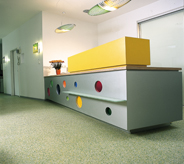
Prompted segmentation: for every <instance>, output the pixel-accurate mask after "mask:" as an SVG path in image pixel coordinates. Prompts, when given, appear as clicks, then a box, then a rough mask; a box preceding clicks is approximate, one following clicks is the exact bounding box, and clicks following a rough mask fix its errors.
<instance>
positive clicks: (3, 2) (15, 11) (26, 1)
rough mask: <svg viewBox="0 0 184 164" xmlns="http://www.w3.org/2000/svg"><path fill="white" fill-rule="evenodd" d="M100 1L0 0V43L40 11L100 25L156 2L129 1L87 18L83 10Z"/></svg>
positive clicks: (149, 0)
mask: <svg viewBox="0 0 184 164" xmlns="http://www.w3.org/2000/svg"><path fill="white" fill-rule="evenodd" d="M101 1H102V0H91V1H90V0H0V43H1V39H2V38H3V37H4V36H6V35H7V34H9V33H10V32H12V31H13V30H15V29H16V28H18V27H19V26H20V25H22V24H23V23H24V22H26V21H27V20H29V19H30V18H32V17H33V16H34V15H36V14H37V13H39V12H40V11H48V12H52V13H56V14H60V15H62V12H66V14H65V16H67V17H72V18H76V19H80V20H83V21H88V22H92V23H100V22H103V21H106V20H108V19H111V18H113V17H116V16H118V15H121V14H124V13H126V12H130V11H132V10H135V9H137V8H140V7H143V6H145V5H148V4H150V3H153V2H155V1H157V0H131V1H130V2H129V3H128V4H126V5H125V6H123V7H122V8H120V9H118V10H116V11H114V12H110V13H107V14H104V15H101V16H89V15H88V14H85V13H83V10H85V9H90V8H91V7H93V6H94V5H96V4H97V3H99V2H101Z"/></svg>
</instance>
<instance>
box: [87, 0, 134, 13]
mask: <svg viewBox="0 0 184 164" xmlns="http://www.w3.org/2000/svg"><path fill="white" fill-rule="evenodd" d="M130 1H131V0H104V1H102V2H100V3H98V4H96V5H95V6H93V7H92V8H91V9H90V10H84V11H83V12H85V13H87V14H88V15H91V16H97V15H102V14H105V13H108V12H111V11H114V10H116V9H119V8H120V7H122V6H124V5H125V4H127V3H128V2H130Z"/></svg>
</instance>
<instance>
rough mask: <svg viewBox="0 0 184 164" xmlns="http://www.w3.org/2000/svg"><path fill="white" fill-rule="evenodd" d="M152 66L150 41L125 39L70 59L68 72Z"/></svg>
mask: <svg viewBox="0 0 184 164" xmlns="http://www.w3.org/2000/svg"><path fill="white" fill-rule="evenodd" d="M124 65H150V46H149V40H147V39H138V38H131V37H123V38H120V39H117V40H114V41H111V42H109V43H106V44H103V45H101V46H98V47H95V48H92V49H90V50H87V51H85V52H82V53H79V54H76V55H74V56H71V57H69V58H68V71H69V72H80V71H89V70H96V69H103V68H112V67H120V66H124Z"/></svg>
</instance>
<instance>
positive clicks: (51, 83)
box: [50, 80, 53, 88]
mask: <svg viewBox="0 0 184 164" xmlns="http://www.w3.org/2000/svg"><path fill="white" fill-rule="evenodd" d="M50 87H51V88H52V87H53V81H52V80H51V81H50Z"/></svg>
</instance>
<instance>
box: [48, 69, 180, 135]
mask: <svg viewBox="0 0 184 164" xmlns="http://www.w3.org/2000/svg"><path fill="white" fill-rule="evenodd" d="M97 85H99V86H97ZM45 98H46V99H48V100H51V101H54V102H56V103H59V104H62V105H64V106H66V107H69V108H71V109H74V110H76V111H78V112H82V113H84V114H86V115H89V116H91V117H94V118H96V119H99V120H101V121H104V122H107V123H109V124H112V125H114V126H117V127H119V128H122V129H124V130H126V131H128V132H133V131H136V130H140V129H142V128H150V127H154V126H159V125H164V124H168V123H171V122H173V121H177V120H182V75H181V72H179V71H176V70H174V71H173V70H156V69H155V70H154V69H153V70H142V69H141V70H133V69H116V70H108V71H96V72H85V73H81V74H75V73H73V74H63V75H59V76H47V77H45Z"/></svg>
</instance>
